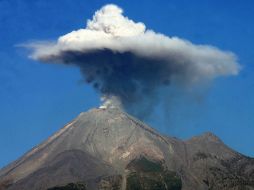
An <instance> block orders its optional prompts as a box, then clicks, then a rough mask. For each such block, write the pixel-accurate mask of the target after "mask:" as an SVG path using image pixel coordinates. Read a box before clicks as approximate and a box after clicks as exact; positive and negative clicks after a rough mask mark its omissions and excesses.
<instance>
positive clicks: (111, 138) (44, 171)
mask: <svg viewBox="0 0 254 190" xmlns="http://www.w3.org/2000/svg"><path fill="white" fill-rule="evenodd" d="M133 163H136V164H133ZM137 163H139V164H137ZM142 163H143V165H144V166H145V168H144V167H143V169H140V165H141V166H142ZM144 163H145V164H144ZM151 166H156V167H152V170H151V169H148V168H151ZM156 168H157V169H156ZM158 168H160V169H158ZM157 176H161V177H160V178H158V177H157ZM76 182H82V183H84V184H85V185H86V186H87V188H88V189H134V188H136V186H135V185H139V186H137V187H138V189H156V188H157V189H183V190H192V189H201V190H203V189H204V190H205V189H240V188H242V189H243V188H244V189H254V160H253V159H252V158H248V157H245V156H243V155H241V154H239V153H237V152H235V151H233V150H231V149H230V148H228V147H227V146H226V145H224V144H223V143H222V142H221V141H220V140H219V139H218V138H217V137H216V136H214V135H213V134H211V133H206V134H204V135H202V136H199V137H194V138H192V139H190V140H188V141H181V140H179V139H176V138H171V137H166V136H163V135H160V134H159V133H158V132H156V131H155V130H153V129H152V128H150V127H148V126H147V125H145V124H144V123H142V122H140V121H138V120H137V119H135V118H133V117H132V116H130V115H128V114H126V113H125V112H123V111H121V110H120V109H117V108H111V109H92V110H90V111H88V112H86V113H81V114H80V115H79V116H78V117H77V118H76V119H74V120H73V121H72V122H70V123H69V124H67V125H66V126H65V127H64V128H62V129H61V130H60V131H59V132H57V133H56V134H54V135H53V136H52V137H50V138H49V139H48V140H46V141H45V142H44V143H42V144H40V145H38V146H37V147H35V148H34V149H32V150H31V151H29V152H28V153H27V154H25V155H24V156H23V157H21V158H20V159H18V160H17V161H15V162H13V163H12V164H10V165H9V166H7V167H5V168H3V169H2V170H1V171H0V183H1V184H0V185H1V186H2V187H1V186H0V189H10V190H16V189H17V190H22V189H24V190H25V189H38V190H39V189H45V190H46V189H48V188H51V187H54V186H61V185H67V184H68V183H76ZM152 184H155V186H153V187H152ZM131 185H132V186H131ZM133 185H134V186H133Z"/></svg>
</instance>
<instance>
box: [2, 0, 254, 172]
mask: <svg viewBox="0 0 254 190" xmlns="http://www.w3.org/2000/svg"><path fill="white" fill-rule="evenodd" d="M108 3H115V4H117V5H118V6H120V7H122V8H123V9H124V15H126V16H128V17H129V18H131V19H133V20H134V21H140V22H143V23H145V24H146V26H147V28H150V29H153V30H154V31H156V32H160V33H163V34H166V35H168V36H178V37H180V38H184V39H187V40H190V41H191V42H193V43H195V44H210V45H214V46H217V47H219V48H220V49H222V50H230V51H232V52H234V53H235V54H236V55H237V56H238V58H239V62H240V64H241V65H242V70H241V72H240V74H239V75H238V76H236V77H227V78H220V79H217V80H216V81H215V82H214V83H213V84H212V85H211V87H210V88H209V90H207V92H206V95H205V96H204V97H202V99H201V100H200V101H198V103H197V102H194V103H191V102H188V101H181V98H179V100H177V101H176V103H175V104H174V108H172V113H171V114H170V118H171V119H170V122H169V123H167V124H166V125H165V123H164V121H162V120H161V121H159V119H155V120H149V121H148V122H149V123H150V124H151V125H153V126H154V127H155V128H156V129H157V130H159V131H161V132H162V133H164V134H167V135H170V136H176V137H179V138H182V139H188V138H190V137H192V136H194V135H199V134H201V133H203V132H206V131H211V132H213V133H215V134H216V135H217V136H219V137H220V138H221V139H222V140H223V141H224V142H225V143H226V144H227V145H229V146H230V147H232V148H233V149H235V150H237V151H239V152H241V153H243V154H246V155H248V156H254V117H253V115H254V98H253V97H254V75H253V71H254V65H253V62H254V53H253V49H254V48H253V44H254V37H253V35H254V22H253V18H254V1H252V0H245V1H238V0H225V1H221V0H193V1H189V0H156V1H152V0H139V1H134V0H133V1H130V0H129V1H124V0H122V1H121V0H119V1H103V0H61V1H60V0H48V1H46V0H0V106H1V107H0V121H1V124H0V150H1V157H0V167H2V166H4V165H6V164H7V163H9V162H11V161H13V160H15V159H17V158H18V157H19V156H21V155H22V154H23V153H25V152H26V151H28V150H29V149H31V148H32V147H33V146H35V145H37V144H38V143H40V142H41V141H43V140H45V139H46V138H47V137H48V136H50V135H51V134H52V133H54V132H55V131H57V130H58V129H59V128H61V127H62V126H63V125H64V124H66V123H67V122H69V121H70V120H71V119H73V118H75V117H76V116H77V115H78V114H79V113H80V112H82V111H87V110H88V109H90V108H92V107H96V106H98V105H99V96H98V94H96V93H95V92H94V90H93V89H92V88H91V87H90V86H87V85H86V84H85V83H84V82H83V81H82V77H81V75H80V73H79V70H78V69H77V68H71V69H70V68H66V67H64V66H59V65H50V64H41V63H39V62H36V61H32V60H29V59H28V58H27V52H26V51H25V50H24V49H22V48H18V47H17V46H16V45H17V44H21V43H24V42H29V41H31V40H54V39H56V38H57V37H58V36H60V35H63V34H66V33H69V32H71V31H72V30H76V29H79V28H82V27H85V24H86V20H87V19H89V18H91V17H92V15H93V14H94V12H95V11H96V10H98V9H99V8H101V6H103V5H105V4H108ZM157 114H158V115H160V112H158V113H157ZM158 115H155V116H154V117H155V118H156V117H159V116H158Z"/></svg>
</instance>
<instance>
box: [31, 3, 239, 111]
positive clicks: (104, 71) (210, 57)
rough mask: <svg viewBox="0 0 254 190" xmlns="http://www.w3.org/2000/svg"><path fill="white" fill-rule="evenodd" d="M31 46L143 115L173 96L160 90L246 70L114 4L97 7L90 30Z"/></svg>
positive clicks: (233, 58) (228, 55)
mask: <svg viewBox="0 0 254 190" xmlns="http://www.w3.org/2000/svg"><path fill="white" fill-rule="evenodd" d="M26 46H27V47H29V48H31V49H32V54H31V55H30V57H31V58H32V59H35V60H38V61H42V62H46V63H54V64H65V65H72V66H77V67H79V68H80V70H81V73H82V74H83V76H84V78H85V80H86V82H87V83H88V84H90V85H92V86H93V87H94V88H95V89H96V90H97V91H98V92H99V93H100V94H101V95H102V97H103V98H104V100H105V102H107V104H108V102H109V101H108V99H110V98H111V97H114V98H113V99H114V101H115V100H116V99H117V100H118V102H119V103H120V104H121V105H122V106H123V107H124V108H126V109H127V110H128V109H129V110H134V109H133V108H135V109H139V111H140V113H141V114H145V113H148V112H150V111H152V110H153V108H154V104H156V103H157V102H158V100H157V99H160V100H165V101H167V100H168V98H170V97H167V96H166V95H165V96H164V97H163V96H160V98H159V96H158V95H157V94H158V91H159V90H160V89H163V88H168V87H170V86H171V85H175V86H179V87H183V88H185V87H186V86H187V87H191V86H195V85H200V84H202V83H204V82H210V81H212V80H213V79H215V78H217V77H220V76H229V75H237V74H238V72H239V69H240V66H239V64H238V63H237V60H236V56H235V55H234V54H233V53H231V52H227V51H222V50H220V49H218V48H216V47H213V46H209V45H195V44H193V43H191V42H189V41H187V40H183V39H180V38H178V37H168V36H166V35H163V34H160V33H156V32H154V31H152V30H150V29H146V27H145V24H143V23H140V22H138V23H136V22H134V21H132V20H130V19H129V18H127V17H125V16H123V10H122V9H121V8H119V7H118V6H116V5H112V4H111V5H106V6H104V7H102V8H101V9H100V10H98V11H96V13H95V15H94V16H93V18H92V20H88V21H87V26H86V28H84V29H79V30H76V31H72V32H70V33H68V34H66V35H64V36H61V37H59V38H58V40H57V41H56V42H51V43H49V42H37V43H32V44H27V45H26ZM118 105H119V104H118Z"/></svg>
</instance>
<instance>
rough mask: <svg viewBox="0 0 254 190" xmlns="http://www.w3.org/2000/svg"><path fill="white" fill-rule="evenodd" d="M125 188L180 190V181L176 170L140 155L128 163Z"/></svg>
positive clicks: (128, 189)
mask: <svg viewBox="0 0 254 190" xmlns="http://www.w3.org/2000/svg"><path fill="white" fill-rule="evenodd" d="M127 169H128V170H129V171H130V173H129V174H128V175H127V185H126V189H127V190H181V188H182V181H181V178H180V177H179V176H178V175H177V174H176V172H173V171H169V170H168V169H167V168H166V167H164V166H163V163H161V162H155V161H151V160H148V159H146V158H145V157H141V158H139V159H135V160H133V161H132V162H131V163H130V164H128V166H127Z"/></svg>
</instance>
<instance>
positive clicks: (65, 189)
mask: <svg viewBox="0 0 254 190" xmlns="http://www.w3.org/2000/svg"><path fill="white" fill-rule="evenodd" d="M48 190H87V188H86V185H85V184H84V183H69V184H68V185H65V186H61V187H60V186H59V187H52V188H49V189H48Z"/></svg>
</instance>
